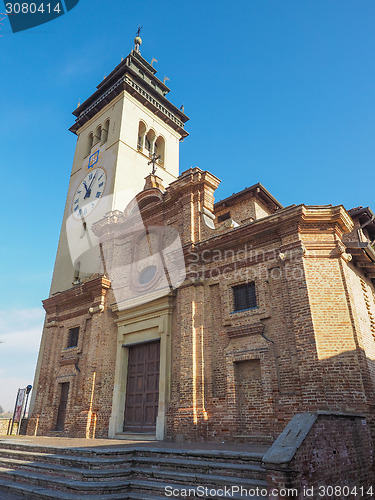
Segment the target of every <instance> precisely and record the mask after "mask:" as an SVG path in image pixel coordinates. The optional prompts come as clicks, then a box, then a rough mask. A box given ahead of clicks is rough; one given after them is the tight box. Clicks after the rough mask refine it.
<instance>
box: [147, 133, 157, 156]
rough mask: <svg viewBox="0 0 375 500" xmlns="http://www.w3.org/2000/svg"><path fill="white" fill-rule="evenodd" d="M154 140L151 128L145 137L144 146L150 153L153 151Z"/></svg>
mask: <svg viewBox="0 0 375 500" xmlns="http://www.w3.org/2000/svg"><path fill="white" fill-rule="evenodd" d="M154 142H155V132H154V131H153V130H149V131H148V133H147V135H146V139H145V148H146V149H147V151H148V152H149V153H150V154H152V152H153V149H154Z"/></svg>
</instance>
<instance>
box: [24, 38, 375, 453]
mask: <svg viewBox="0 0 375 500" xmlns="http://www.w3.org/2000/svg"><path fill="white" fill-rule="evenodd" d="M141 42H142V41H141V39H140V38H139V37H137V38H136V39H135V48H134V50H132V51H131V53H130V54H129V55H128V56H127V57H126V58H125V59H124V60H123V61H122V62H121V63H120V64H119V65H118V66H117V67H116V68H115V69H114V70H113V71H112V72H111V73H110V74H109V75H108V76H107V77H106V78H105V79H104V80H103V81H102V82H101V83H100V84H99V85H98V87H97V89H96V91H95V92H94V93H93V94H92V95H91V96H90V97H89V98H88V99H87V100H86V101H85V102H83V103H82V104H81V105H79V106H78V108H77V109H76V110H75V111H74V113H73V114H74V116H75V122H74V124H73V125H72V127H71V128H70V130H71V131H72V132H73V133H74V134H76V135H77V146H76V151H75V156H74V161H73V167H72V170H71V174H70V180H69V188H68V194H67V199H66V205H65V211H64V217H63V223H62V228H61V234H60V240H59V245H58V250H57V256H56V263H55V268H54V273H53V279H52V285H51V291H50V295H49V297H48V298H47V299H46V300H44V301H43V306H44V309H45V311H46V318H45V324H44V329H43V335H42V340H41V346H40V353H39V358H38V364H37V369H36V374H35V381H34V388H35V390H34V393H33V396H32V401H31V409H30V418H29V423H28V430H27V433H28V434H29V435H38V436H39V435H41V436H71V437H86V438H108V437H109V438H118V439H121V438H123V439H131V438H134V439H150V440H176V441H182V440H186V441H193V440H202V439H203V440H208V441H221V442H222V441H226V442H234V443H235V442H247V441H251V442H265V443H272V442H273V441H274V440H275V439H276V438H277V436H278V435H279V434H280V433H281V432H282V431H283V430H284V429H285V427H286V426H287V424H288V422H289V421H290V420H291V419H292V418H293V416H294V415H296V414H298V413H304V412H328V413H330V414H345V415H351V414H353V415H361V416H362V418H364V419H365V423H366V424H367V426H368V427H369V429H371V430H372V431H373V435H374V432H375V428H374V424H373V422H374V409H375V396H374V394H375V391H374V389H375V288H374V284H375V245H374V240H375V218H374V214H373V212H372V211H371V209H370V208H369V207H357V208H354V209H349V208H350V207H347V208H344V207H343V206H342V205H338V206H332V205H323V206H315V205H314V206H307V205H303V204H301V205H291V206H288V207H283V206H282V205H281V204H280V203H279V202H278V201H277V199H276V198H275V197H274V196H273V195H272V194H271V193H269V192H268V191H267V189H266V188H265V187H263V185H262V184H261V183H259V182H258V183H256V184H253V182H254V181H256V180H257V179H254V180H252V179H250V181H252V182H249V184H253V185H251V186H250V187H246V188H245V189H243V190H242V191H240V192H238V193H235V194H233V195H232V196H230V197H228V198H226V199H223V200H221V201H217V200H216V199H215V190H216V189H217V187H218V186H219V183H220V180H219V179H218V178H217V177H216V176H215V175H214V172H213V173H211V172H208V171H202V170H201V169H200V168H198V167H195V168H189V169H188V170H185V171H183V172H182V173H180V170H179V145H180V142H182V141H183V140H184V139H185V138H186V137H187V136H188V133H187V132H186V130H185V124H186V122H187V121H188V117H187V116H186V115H185V114H184V111H183V109H179V108H178V107H176V106H174V105H173V104H172V103H171V102H169V100H168V98H167V94H168V92H169V88H168V87H167V86H166V84H165V82H163V81H161V80H159V79H158V78H157V76H156V70H155V68H154V67H153V64H152V63H151V64H150V63H149V62H147V61H146V60H145V59H144V58H143V57H142V55H141V53H140V45H141Z"/></svg>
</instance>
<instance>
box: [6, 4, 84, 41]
mask: <svg viewBox="0 0 375 500" xmlns="http://www.w3.org/2000/svg"><path fill="white" fill-rule="evenodd" d="M78 2H79V0H28V1H25V0H24V1H17V0H11V1H9V0H4V4H5V12H6V15H7V17H8V19H9V24H10V27H11V29H12V32H13V33H17V32H19V31H24V30H28V29H30V28H35V26H39V25H41V24H44V23H48V22H49V21H53V20H54V19H56V18H58V17H61V16H63V15H64V14H66V13H67V12H69V11H70V10H72V9H73V8H74V7H75V6H76V5H77V4H78Z"/></svg>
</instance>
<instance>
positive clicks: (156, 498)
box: [0, 478, 268, 500]
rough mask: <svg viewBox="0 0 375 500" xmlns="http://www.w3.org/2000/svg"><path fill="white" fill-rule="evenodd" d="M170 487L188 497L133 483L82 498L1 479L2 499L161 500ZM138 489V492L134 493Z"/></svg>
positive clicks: (259, 499)
mask: <svg viewBox="0 0 375 500" xmlns="http://www.w3.org/2000/svg"><path fill="white" fill-rule="evenodd" d="M167 487H170V488H171V490H172V491H173V490H176V491H178V492H179V493H180V495H179V497H180V498H186V497H187V496H186V495H181V493H183V491H184V490H186V486H184V485H178V484H171V483H168V484H167V483H163V484H162V485H161V483H153V482H149V481H137V482H136V481H132V484H131V491H128V492H124V493H110V494H107V493H106V494H99V495H98V494H84V495H82V496H77V493H68V492H65V491H57V490H50V489H47V488H41V487H40V486H35V485H29V484H25V483H16V482H13V481H8V480H4V479H1V478H0V498H1V499H2V498H3V497H2V496H1V494H2V492H3V491H4V492H5V494H7V493H14V494H16V495H20V496H21V497H23V498H26V499H30V500H31V499H39V500H82V499H83V498H84V499H85V500H160V498H168V497H166V495H165V491H166V490H165V488H167ZM134 488H136V489H137V490H138V491H132V490H133V489H134ZM191 490H192V491H193V490H194V491H196V492H199V493H200V490H197V488H195V489H194V488H191ZM190 497H191V498H203V499H204V498H209V499H222V498H225V497H224V496H223V495H216V496H212V495H210V496H201V495H200V496H199V497H198V496H195V497H194V496H192V495H191V496H190ZM171 498H176V496H171ZM227 498H232V499H234V500H243V499H244V498H246V500H267V498H268V497H266V496H264V495H262V496H257V495H251V496H250V495H248V496H245V497H244V496H243V495H242V496H241V495H239V494H236V493H234V494H233V495H231V496H227Z"/></svg>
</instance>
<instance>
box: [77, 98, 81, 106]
mask: <svg viewBox="0 0 375 500" xmlns="http://www.w3.org/2000/svg"><path fill="white" fill-rule="evenodd" d="M80 105H81V99H78V104H77V108H79V107H80Z"/></svg>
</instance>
